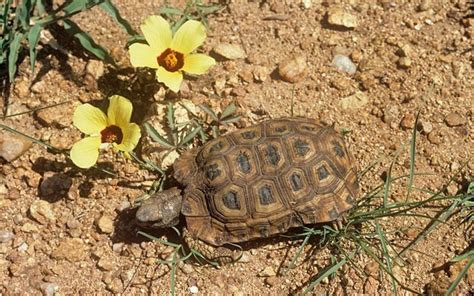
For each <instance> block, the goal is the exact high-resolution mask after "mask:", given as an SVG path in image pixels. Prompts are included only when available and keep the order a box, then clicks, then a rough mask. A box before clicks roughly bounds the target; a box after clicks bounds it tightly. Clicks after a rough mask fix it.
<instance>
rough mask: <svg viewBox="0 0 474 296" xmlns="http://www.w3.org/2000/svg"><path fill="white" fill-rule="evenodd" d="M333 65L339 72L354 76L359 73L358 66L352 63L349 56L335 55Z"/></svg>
mask: <svg viewBox="0 0 474 296" xmlns="http://www.w3.org/2000/svg"><path fill="white" fill-rule="evenodd" d="M332 65H333V66H334V67H336V69H338V70H339V71H342V72H346V73H349V74H354V73H355V72H356V71H357V66H356V65H355V64H354V63H353V62H352V61H351V59H350V58H349V57H348V56H345V55H342V54H336V55H334V58H333V59H332Z"/></svg>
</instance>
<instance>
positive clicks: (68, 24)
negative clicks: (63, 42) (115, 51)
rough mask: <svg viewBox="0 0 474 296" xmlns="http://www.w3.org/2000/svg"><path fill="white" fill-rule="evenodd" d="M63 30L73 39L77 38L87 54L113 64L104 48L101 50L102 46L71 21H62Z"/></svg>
mask: <svg viewBox="0 0 474 296" xmlns="http://www.w3.org/2000/svg"><path fill="white" fill-rule="evenodd" d="M64 29H66V31H67V32H68V33H69V34H71V35H73V36H74V37H75V38H77V39H78V40H79V42H80V43H81V45H82V47H83V48H84V49H85V50H87V51H88V52H90V53H91V54H93V55H95V56H96V57H97V58H99V59H101V60H104V61H107V62H111V63H112V64H113V63H114V62H113V59H112V58H111V57H110V55H109V54H108V52H107V50H106V49H105V48H103V47H102V46H100V45H99V44H97V43H96V42H95V41H94V40H93V39H92V38H91V37H90V36H89V34H87V33H86V32H84V31H83V30H82V29H81V28H79V26H78V25H76V23H74V22H73V21H71V20H69V19H65V20H64Z"/></svg>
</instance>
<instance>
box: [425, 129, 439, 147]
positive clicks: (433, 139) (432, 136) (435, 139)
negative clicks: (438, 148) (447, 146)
mask: <svg viewBox="0 0 474 296" xmlns="http://www.w3.org/2000/svg"><path fill="white" fill-rule="evenodd" d="M428 141H430V143H431V144H435V145H439V144H441V143H443V135H442V133H441V131H440V130H433V131H432V132H430V133H429V134H428Z"/></svg>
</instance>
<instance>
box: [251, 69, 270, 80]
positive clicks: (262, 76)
mask: <svg viewBox="0 0 474 296" xmlns="http://www.w3.org/2000/svg"><path fill="white" fill-rule="evenodd" d="M252 73H253V78H254V79H255V81H257V82H265V80H267V78H268V76H269V75H270V70H268V68H267V67H265V66H256V67H255V68H254V69H253V72H252Z"/></svg>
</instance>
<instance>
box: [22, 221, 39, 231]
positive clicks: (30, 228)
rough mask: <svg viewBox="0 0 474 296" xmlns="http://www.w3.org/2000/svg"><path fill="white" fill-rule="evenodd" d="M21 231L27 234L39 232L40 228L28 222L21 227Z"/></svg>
mask: <svg viewBox="0 0 474 296" xmlns="http://www.w3.org/2000/svg"><path fill="white" fill-rule="evenodd" d="M21 231H23V232H26V233H30V232H38V226H36V225H35V224H32V223H29V222H27V223H25V224H23V225H22V226H21Z"/></svg>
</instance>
